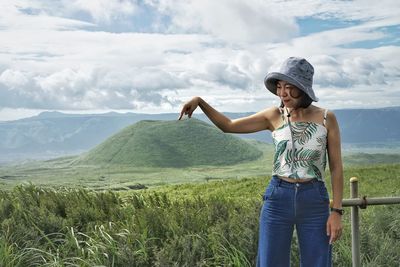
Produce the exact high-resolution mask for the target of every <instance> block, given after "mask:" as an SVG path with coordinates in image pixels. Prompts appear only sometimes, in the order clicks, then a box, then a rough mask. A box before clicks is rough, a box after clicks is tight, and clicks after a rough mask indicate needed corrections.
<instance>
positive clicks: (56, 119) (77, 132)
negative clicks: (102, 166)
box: [0, 107, 400, 162]
mask: <svg viewBox="0 0 400 267" xmlns="http://www.w3.org/2000/svg"><path fill="white" fill-rule="evenodd" d="M334 112H335V114H336V117H337V119H338V121H339V124H340V129H341V134H342V142H343V143H351V144H357V143H360V144H361V143H363V144H365V143H375V144H376V143H388V142H389V143H390V142H396V143H399V142H400V124H399V122H400V107H388V108H379V109H338V110H334ZM224 114H225V115H226V116H228V117H230V118H231V119H235V118H239V117H244V116H248V115H251V114H254V112H248V113H229V112H224ZM178 116H179V114H178V112H177V113H164V114H139V113H126V114H121V113H116V112H110V113H105V114H64V113H61V112H43V113H41V114H39V115H38V116H34V117H30V118H24V119H20V120H16V121H9V122H0V162H5V161H10V160H13V159H24V158H25V159H26V158H50V157H55V156H62V155H70V154H79V153H82V152H85V151H88V150H89V149H91V148H93V147H95V146H96V145H98V144H100V143H101V142H103V141H104V140H106V139H107V138H108V137H110V136H111V135H113V134H115V133H117V132H118V131H120V130H121V129H123V128H125V127H127V126H129V125H132V124H134V123H136V122H138V121H141V120H166V121H168V120H177V118H178ZM193 117H195V118H198V119H200V120H203V121H205V122H208V123H209V124H211V122H210V121H209V119H208V118H207V117H206V116H205V115H204V114H203V113H200V114H194V116H193ZM238 136H240V137H243V138H251V139H256V140H259V141H264V142H271V136H270V133H269V132H267V131H262V132H258V133H252V134H238Z"/></svg>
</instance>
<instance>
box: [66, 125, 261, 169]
mask: <svg viewBox="0 0 400 267" xmlns="http://www.w3.org/2000/svg"><path fill="white" fill-rule="evenodd" d="M261 156H262V152H261V151H260V150H259V149H257V148H256V147H254V146H250V145H249V144H248V143H247V142H245V141H244V140H243V139H241V138H239V137H237V136H234V135H232V134H224V133H222V132H221V131H220V130H219V129H217V128H216V127H214V126H211V125H210V124H207V123H205V122H203V121H200V120H198V119H191V120H184V121H177V120H175V121H140V122H138V123H136V124H134V125H132V126H129V127H127V128H125V129H124V130H122V131H120V132H119V133H117V134H116V135H114V136H112V137H110V138H108V139H107V140H106V141H105V142H103V143H102V144H100V145H98V146H97V147H95V148H94V149H92V150H91V151H89V152H88V153H86V154H84V155H83V156H81V157H79V158H78V159H76V160H75V161H74V162H73V165H102V164H107V165H114V164H118V165H129V166H135V167H179V168H180V167H188V166H198V165H212V166H225V165H233V164H237V163H240V162H244V161H253V160H256V159H257V158H260V157H261Z"/></svg>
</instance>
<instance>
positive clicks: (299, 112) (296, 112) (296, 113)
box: [285, 106, 311, 119]
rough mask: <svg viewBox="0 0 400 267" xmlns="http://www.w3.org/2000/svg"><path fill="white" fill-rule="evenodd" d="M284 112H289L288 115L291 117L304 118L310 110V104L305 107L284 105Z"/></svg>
mask: <svg viewBox="0 0 400 267" xmlns="http://www.w3.org/2000/svg"><path fill="white" fill-rule="evenodd" d="M285 109H286V112H287V113H288V114H290V117H292V119H302V118H304V117H305V116H306V115H307V114H308V113H309V112H310V111H311V106H309V107H307V108H287V107H285Z"/></svg>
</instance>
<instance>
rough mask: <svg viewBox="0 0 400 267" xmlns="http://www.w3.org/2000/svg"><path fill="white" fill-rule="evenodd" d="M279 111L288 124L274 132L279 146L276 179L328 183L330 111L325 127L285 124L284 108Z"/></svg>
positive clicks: (276, 154)
mask: <svg viewBox="0 0 400 267" xmlns="http://www.w3.org/2000/svg"><path fill="white" fill-rule="evenodd" d="M279 111H280V112H281V115H282V120H283V121H284V124H283V125H282V126H281V127H279V128H278V129H275V130H274V131H273V132H272V139H273V141H274V146H275V155H274V160H273V167H272V175H279V176H284V177H290V178H294V179H308V178H317V179H318V180H320V181H324V174H325V168H326V148H327V133H328V131H327V129H326V127H325V124H326V114H327V112H328V110H327V109H326V110H325V113H324V122H323V124H320V123H315V122H289V121H286V120H285V117H286V116H285V115H286V113H285V111H283V110H282V109H281V108H280V109H279Z"/></svg>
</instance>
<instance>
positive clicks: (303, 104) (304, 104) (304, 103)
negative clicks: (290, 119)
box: [280, 90, 313, 108]
mask: <svg viewBox="0 0 400 267" xmlns="http://www.w3.org/2000/svg"><path fill="white" fill-rule="evenodd" d="M300 91H301V90H300ZM312 102H313V100H312V99H311V98H310V97H309V96H308V95H307V94H306V93H304V92H303V91H301V98H300V99H299V105H298V106H297V107H296V108H308V107H309V106H310V105H311V103H312ZM284 106H285V105H284V104H283V102H282V101H281V105H280V107H281V108H283V107H284Z"/></svg>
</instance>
